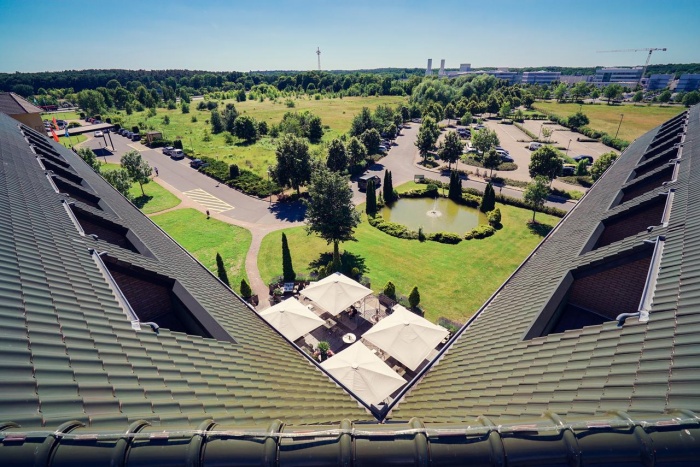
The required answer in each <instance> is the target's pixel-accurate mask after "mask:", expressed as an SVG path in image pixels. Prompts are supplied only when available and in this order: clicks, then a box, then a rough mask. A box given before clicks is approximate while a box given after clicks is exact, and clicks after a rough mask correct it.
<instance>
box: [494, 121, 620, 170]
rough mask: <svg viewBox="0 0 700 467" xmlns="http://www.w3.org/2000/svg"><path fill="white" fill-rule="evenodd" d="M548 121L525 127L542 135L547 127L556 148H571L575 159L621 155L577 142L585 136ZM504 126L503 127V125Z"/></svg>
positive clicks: (604, 148) (594, 158)
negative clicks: (611, 153) (582, 156)
mask: <svg viewBox="0 0 700 467" xmlns="http://www.w3.org/2000/svg"><path fill="white" fill-rule="evenodd" d="M545 122H546V120H525V123H524V124H523V126H524V127H525V128H526V129H527V130H528V131H530V132H532V133H534V134H536V135H537V134H539V133H540V127H541V126H542V125H545V126H546V127H547V128H549V129H550V130H553V133H552V140H553V141H554V142H555V145H556V146H559V147H563V148H566V147H567V146H568V147H569V156H571V157H574V156H579V155H581V154H587V155H589V156H592V157H593V160H596V159H598V157H599V156H600V155H601V154H604V153H606V152H610V151H614V152H616V153H618V154H619V151H617V150H615V149H613V148H610V147H608V146H606V145H604V144H603V143H599V142H597V141H594V142H581V141H577V138H585V136H584V135H582V134H581V133H575V132H573V131H571V130H569V129H568V128H566V127H563V126H561V125H557V124H550V123H545ZM501 126H503V125H501ZM514 129H515V130H516V131H518V132H519V133H520V134H521V135H522V138H524V139H529V138H528V137H527V135H526V134H525V133H523V132H522V131H520V130H518V129H517V128H514ZM569 141H571V145H570V146H569Z"/></svg>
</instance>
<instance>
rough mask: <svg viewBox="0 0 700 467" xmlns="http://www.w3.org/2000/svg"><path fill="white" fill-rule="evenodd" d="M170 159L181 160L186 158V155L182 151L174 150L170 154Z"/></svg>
mask: <svg viewBox="0 0 700 467" xmlns="http://www.w3.org/2000/svg"><path fill="white" fill-rule="evenodd" d="M170 158H171V159H173V160H176V161H177V160H180V159H184V158H185V153H184V152H182V149H173V150H172V151H171V152H170Z"/></svg>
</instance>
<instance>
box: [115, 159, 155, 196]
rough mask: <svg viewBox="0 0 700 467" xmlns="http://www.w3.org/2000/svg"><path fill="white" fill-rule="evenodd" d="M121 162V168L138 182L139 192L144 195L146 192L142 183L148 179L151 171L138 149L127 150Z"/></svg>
mask: <svg viewBox="0 0 700 467" xmlns="http://www.w3.org/2000/svg"><path fill="white" fill-rule="evenodd" d="M121 164H122V168H124V170H126V172H127V173H128V174H129V178H131V180H133V181H135V182H138V183H139V186H140V187H141V194H142V195H143V196H146V192H144V191H143V184H144V183H148V182H149V181H150V178H149V177H150V176H151V172H153V169H152V168H151V166H150V165H149V164H148V162H146V161H145V160H143V158H142V157H141V154H139V152H138V151H129V152H127V153H126V154H124V155H123V156H122V158H121Z"/></svg>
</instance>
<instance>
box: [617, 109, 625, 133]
mask: <svg viewBox="0 0 700 467" xmlns="http://www.w3.org/2000/svg"><path fill="white" fill-rule="evenodd" d="M623 118H625V114H620V124H619V125H617V131H616V132H615V139H617V134H618V133H619V132H620V127H621V126H622V119H623Z"/></svg>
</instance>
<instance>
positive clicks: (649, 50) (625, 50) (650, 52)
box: [598, 47, 666, 86]
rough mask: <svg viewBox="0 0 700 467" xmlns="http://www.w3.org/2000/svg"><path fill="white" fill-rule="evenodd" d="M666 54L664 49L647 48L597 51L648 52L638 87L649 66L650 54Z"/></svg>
mask: <svg viewBox="0 0 700 467" xmlns="http://www.w3.org/2000/svg"><path fill="white" fill-rule="evenodd" d="M657 50H658V51H661V52H666V47H649V48H646V49H621V50H599V51H598V53H610V52H649V55H647V62H646V63H645V64H644V69H643V70H642V76H640V77H639V82H638V83H637V85H638V86H641V85H642V78H644V75H645V74H646V72H647V67H648V66H649V60H651V54H652V52H654V51H657Z"/></svg>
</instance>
